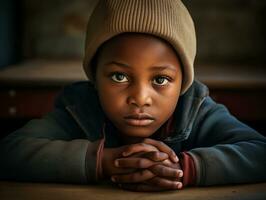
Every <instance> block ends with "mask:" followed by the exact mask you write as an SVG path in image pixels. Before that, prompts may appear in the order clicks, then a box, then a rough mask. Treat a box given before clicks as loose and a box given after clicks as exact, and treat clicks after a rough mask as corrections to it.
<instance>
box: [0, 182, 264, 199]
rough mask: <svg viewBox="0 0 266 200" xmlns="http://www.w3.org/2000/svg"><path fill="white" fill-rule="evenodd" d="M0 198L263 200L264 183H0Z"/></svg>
mask: <svg viewBox="0 0 266 200" xmlns="http://www.w3.org/2000/svg"><path fill="white" fill-rule="evenodd" d="M0 199H1V200H37V199H38V200H85V199H86V200H102V199H106V200H107V199H108V200H125V199H126V200H133V199H134V200H136V199H137V200H236V199H239V200H265V199H266V183H260V184H252V185H236V186H220V187H202V188H185V189H183V190H179V191H167V192H159V193H158V192H155V193H151V192H150V193H143V192H130V191H124V190H121V189H119V188H117V187H114V186H108V185H102V186H99V185H98V186H88V185H62V184H40V183H38V184H37V183H34V184H31V183H16V182H0Z"/></svg>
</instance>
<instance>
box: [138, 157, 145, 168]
mask: <svg viewBox="0 0 266 200" xmlns="http://www.w3.org/2000/svg"><path fill="white" fill-rule="evenodd" d="M145 164H146V162H145V160H144V159H139V160H138V161H137V166H138V167H139V168H145V166H146V165H145Z"/></svg>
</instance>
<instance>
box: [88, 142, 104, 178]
mask: <svg viewBox="0 0 266 200" xmlns="http://www.w3.org/2000/svg"><path fill="white" fill-rule="evenodd" d="M104 142H105V139H104V138H103V139H101V140H98V141H95V142H89V145H88V148H87V153H86V175H87V180H88V182H89V183H92V182H95V181H98V180H100V179H101V178H102V177H103V170H102V157H103V148H104Z"/></svg>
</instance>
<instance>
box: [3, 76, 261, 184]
mask: <svg viewBox="0 0 266 200" xmlns="http://www.w3.org/2000/svg"><path fill="white" fill-rule="evenodd" d="M174 118H175V125H174V129H173V133H171V134H170V135H169V136H168V137H167V138H165V139H164V141H163V142H165V143H166V144H167V145H169V146H170V147H171V148H172V149H173V150H174V151H175V152H176V154H177V155H178V154H179V153H181V152H187V153H188V154H189V155H190V156H191V157H192V158H193V161H194V165H195V168H196V185H201V186H203V185H217V184H233V183H250V182H261V181H266V173H265V168H266V159H265V158H266V138H265V137H264V136H262V135H261V134H259V133H258V132H256V131H255V130H253V129H252V128H250V127H248V126H247V125H245V124H243V123H242V122H240V121H238V120H237V119H236V118H235V117H233V116H232V115H231V114H230V113H229V111H228V110H227V109H226V108H225V107H224V106H223V105H220V104H217V103H215V102H214V101H213V100H212V99H211V97H210V96H209V93H208V88H207V87H206V86H205V85H203V84H202V83H200V82H198V81H194V82H193V84H192V86H191V87H190V89H189V90H188V91H187V92H186V93H185V94H184V95H182V96H181V97H180V98H179V101H178V104H177V107H176V110H175V112H174ZM104 121H105V116H104V113H103V111H102V109H101V106H100V103H99V100H98V96H97V92H96V90H95V89H94V86H93V85H92V84H91V83H90V82H78V83H75V84H73V85H70V86H67V87H66V88H65V89H64V90H63V91H62V93H61V94H60V95H59V96H58V98H57V100H56V102H55V108H54V110H53V111H52V112H50V113H48V114H47V115H45V116H44V117H43V118H41V119H34V120H31V121H30V122H28V123H27V124H26V125H25V126H24V127H22V128H21V129H19V130H17V131H15V132H13V133H11V134H10V135H8V136H7V137H5V138H4V139H2V140H1V142H0V179H1V180H19V181H41V182H68V183H92V182H94V181H95V180H97V168H98V166H97V165H98V163H99V151H100V150H101V148H102V147H103V137H104V138H105V140H104V147H105V148H108V147H117V146H119V142H118V141H119V139H118V136H117V135H115V134H112V135H111V134H106V135H105V136H103V131H102V129H103V124H104Z"/></svg>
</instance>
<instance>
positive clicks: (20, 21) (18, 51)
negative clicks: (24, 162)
mask: <svg viewBox="0 0 266 200" xmlns="http://www.w3.org/2000/svg"><path fill="white" fill-rule="evenodd" d="M0 2H1V3H0V101H1V105H0V130H1V136H3V135H5V134H7V133H9V132H11V131H12V130H15V129H16V128H18V127H20V126H22V125H23V124H24V123H26V122H27V121H28V120H29V119H31V118H36V117H40V116H42V115H43V114H45V113H46V112H49V111H50V110H51V109H52V106H53V100H54V98H55V96H56V95H57V93H58V91H60V89H62V87H63V86H64V85H66V84H70V83H71V82H75V81H78V80H85V79H86V77H85V75H84V73H83V71H82V66H81V62H82V57H83V48H84V41H85V30H86V24H87V21H88V19H89V16H90V14H91V12H92V10H93V8H94V6H95V5H96V3H97V0H75V1H63V0H46V1H43V0H20V1H18V0H1V1H0ZM183 2H184V4H185V5H186V6H187V7H188V9H189V11H190V13H191V15H192V16H193V19H194V22H195V26H196V32H197V40H198V53H197V58H196V62H195V70H196V78H197V79H199V80H201V81H202V82H204V83H205V84H207V85H208V86H209V88H210V94H211V96H212V97H213V98H214V99H215V100H216V101H218V102H220V103H223V104H226V106H228V108H229V110H230V111H231V112H232V113H233V114H234V115H236V116H237V117H238V118H239V119H240V120H242V121H244V122H245V123H248V124H249V125H250V126H252V127H253V128H255V129H257V130H259V131H260V132H261V133H262V134H265V131H266V125H265V124H266V109H265V108H266V106H265V103H266V81H265V75H266V73H265V72H266V70H265V68H266V66H265V65H266V53H265V52H266V1H264V0H215V1H214V0H200V1H199V0H183Z"/></svg>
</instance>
